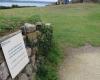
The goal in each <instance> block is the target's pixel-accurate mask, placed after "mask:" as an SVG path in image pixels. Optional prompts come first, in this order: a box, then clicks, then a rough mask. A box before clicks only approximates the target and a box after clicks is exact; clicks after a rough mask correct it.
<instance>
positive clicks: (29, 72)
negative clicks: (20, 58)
mask: <svg viewBox="0 0 100 80" xmlns="http://www.w3.org/2000/svg"><path fill="white" fill-rule="evenodd" d="M25 73H26V74H27V75H28V76H31V75H32V73H33V67H32V65H31V64H28V65H27V66H26V68H25Z"/></svg>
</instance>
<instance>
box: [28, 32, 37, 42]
mask: <svg viewBox="0 0 100 80" xmlns="http://www.w3.org/2000/svg"><path fill="white" fill-rule="evenodd" d="M27 36H28V39H29V40H31V41H33V40H34V39H37V33H36V32H32V33H29V34H27Z"/></svg>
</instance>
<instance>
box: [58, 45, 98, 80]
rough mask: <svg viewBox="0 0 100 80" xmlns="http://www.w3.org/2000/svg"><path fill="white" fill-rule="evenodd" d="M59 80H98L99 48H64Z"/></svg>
mask: <svg viewBox="0 0 100 80" xmlns="http://www.w3.org/2000/svg"><path fill="white" fill-rule="evenodd" d="M64 53H65V57H66V58H65V60H64V62H63V63H62V65H61V66H60V71H59V75H60V80H100V47H95V48H94V47H92V46H91V45H86V46H84V47H81V48H65V50H64Z"/></svg>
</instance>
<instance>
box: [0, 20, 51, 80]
mask: <svg viewBox="0 0 100 80" xmlns="http://www.w3.org/2000/svg"><path fill="white" fill-rule="evenodd" d="M42 24H43V23H41V22H37V23H36V24H35V25H34V24H29V23H25V24H24V25H23V26H22V27H21V31H22V34H23V38H24V42H25V45H26V50H27V53H28V57H29V60H30V61H29V63H28V64H27V65H26V67H25V68H24V69H23V70H22V71H21V72H20V73H19V74H18V75H17V77H16V78H15V79H12V78H11V75H10V73H9V70H8V67H7V64H6V62H5V59H4V55H3V52H2V49H1V47H0V80H35V75H36V71H37V66H36V64H37V61H38V60H37V54H38V39H39V37H40V36H41V32H40V31H39V27H42ZM45 25H48V23H47V24H45ZM49 26H50V24H49Z"/></svg>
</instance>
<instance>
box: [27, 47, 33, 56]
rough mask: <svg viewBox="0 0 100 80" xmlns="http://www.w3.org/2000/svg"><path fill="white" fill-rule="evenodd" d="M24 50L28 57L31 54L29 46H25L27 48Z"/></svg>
mask: <svg viewBox="0 0 100 80" xmlns="http://www.w3.org/2000/svg"><path fill="white" fill-rule="evenodd" d="M26 51H27V54H28V56H29V57H30V56H31V54H32V49H31V48H29V47H27V48H26Z"/></svg>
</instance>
